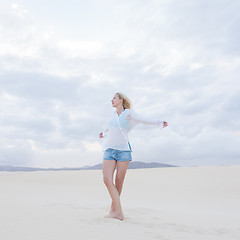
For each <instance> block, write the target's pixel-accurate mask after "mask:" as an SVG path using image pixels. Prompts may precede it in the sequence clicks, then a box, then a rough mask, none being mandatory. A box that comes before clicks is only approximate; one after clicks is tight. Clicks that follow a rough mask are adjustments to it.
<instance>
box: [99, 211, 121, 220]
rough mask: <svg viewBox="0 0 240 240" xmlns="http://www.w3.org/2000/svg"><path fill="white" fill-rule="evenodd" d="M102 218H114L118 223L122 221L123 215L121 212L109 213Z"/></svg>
mask: <svg viewBox="0 0 240 240" xmlns="http://www.w3.org/2000/svg"><path fill="white" fill-rule="evenodd" d="M104 218H116V219H118V220H120V221H122V220H123V219H124V216H123V213H122V212H120V213H119V212H111V213H109V214H108V215H106V216H104Z"/></svg>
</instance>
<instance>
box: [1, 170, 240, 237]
mask: <svg viewBox="0 0 240 240" xmlns="http://www.w3.org/2000/svg"><path fill="white" fill-rule="evenodd" d="M0 189H1V193H0V212H1V217H0V219H1V220H0V233H1V239H2V240H16V239H19V240H33V239H34V240H40V239H41V240H42V239H45V240H66V239H69V240H75V239H76V240H77V239H87V240H88V239H99V240H100V239H102V240H103V239H106V240H108V239H109V240H110V239H115V240H116V239H124V240H126V239H129V240H135V239H136V240H141V239H142V240H143V239H144V240H146V239H147V240H149V239H160V240H188V239H189V240H190V239H191V240H193V239H194V240H198V239H199V240H200V239H204V240H226V239H227V240H237V239H240V225H239V223H240V204H239V203H240V166H204V167H172V168H154V169H130V170H128V172H127V175H126V179H125V183H124V187H123V192H122V195H121V201H122V207H123V211H124V215H125V220H124V221H119V220H117V219H109V218H104V216H105V215H106V214H107V213H108V210H109V207H110V204H111V201H110V197H109V194H108V192H107V189H106V187H105V186H104V184H103V181H102V172H101V170H79V171H38V172H0Z"/></svg>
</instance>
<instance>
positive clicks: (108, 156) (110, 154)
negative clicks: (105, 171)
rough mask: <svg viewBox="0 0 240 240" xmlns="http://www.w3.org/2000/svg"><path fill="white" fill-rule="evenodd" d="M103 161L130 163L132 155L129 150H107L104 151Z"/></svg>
mask: <svg viewBox="0 0 240 240" xmlns="http://www.w3.org/2000/svg"><path fill="white" fill-rule="evenodd" d="M103 160H115V161H117V162H123V161H132V153H131V151H130V150H117V149H112V148H108V149H107V150H105V151H104V155H103Z"/></svg>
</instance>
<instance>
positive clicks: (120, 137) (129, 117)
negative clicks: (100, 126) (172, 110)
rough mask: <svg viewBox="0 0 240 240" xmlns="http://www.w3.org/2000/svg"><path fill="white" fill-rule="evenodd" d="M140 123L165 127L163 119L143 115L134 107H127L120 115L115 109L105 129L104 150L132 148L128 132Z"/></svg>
mask: <svg viewBox="0 0 240 240" xmlns="http://www.w3.org/2000/svg"><path fill="white" fill-rule="evenodd" d="M139 123H143V124H147V125H154V126H158V127H163V121H160V120H157V119H150V118H145V117H142V116H140V115H139V114H137V113H135V112H134V111H133V110H132V109H125V110H124V111H123V112H122V113H121V114H120V115H118V114H117V112H116V111H115V112H114V114H113V116H112V118H111V119H110V121H109V123H108V127H107V129H106V130H105V131H103V138H104V142H103V151H105V150H106V149H108V148H112V149H117V150H131V148H130V145H129V140H128V133H129V132H130V131H131V130H132V129H133V128H134V127H135V126H136V125H137V124H139ZM119 125H120V126H119Z"/></svg>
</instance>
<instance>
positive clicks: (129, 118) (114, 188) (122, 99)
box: [99, 93, 168, 220]
mask: <svg viewBox="0 0 240 240" xmlns="http://www.w3.org/2000/svg"><path fill="white" fill-rule="evenodd" d="M112 106H113V107H114V108H116V111H115V112H114V115H113V117H112V118H111V120H110V122H109V124H108V127H107V129H106V130H105V131H104V132H101V133H100V135H99V138H105V144H104V145H105V146H104V156H103V166H102V171H103V180H104V183H105V185H106V187H107V189H108V192H109V194H110V196H111V199H112V205H111V209H110V212H109V215H107V216H106V217H111V218H116V219H119V220H123V219H124V216H123V211H122V207H121V202H120V195H121V192H122V187H123V181H124V177H125V174H126V171H127V168H128V164H129V162H130V161H132V156H131V152H132V150H131V145H130V143H129V141H128V137H127V133H128V132H129V131H130V130H132V129H133V128H134V127H135V126H136V125H137V124H138V123H143V124H149V125H155V126H161V127H167V126H168V124H167V122H163V121H159V120H153V119H147V118H143V117H141V116H139V115H138V114H136V113H135V112H134V111H133V110H132V109H131V107H132V106H131V102H130V100H129V99H128V98H127V97H126V96H125V95H124V94H122V93H116V94H115V95H114V97H113V99H112ZM116 167H117V172H116V177H115V184H114V183H113V175H114V171H115V168H116Z"/></svg>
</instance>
